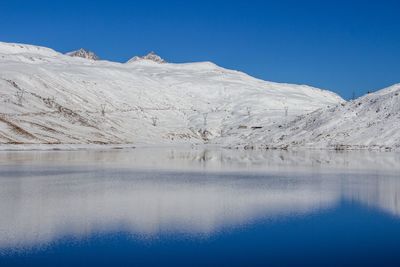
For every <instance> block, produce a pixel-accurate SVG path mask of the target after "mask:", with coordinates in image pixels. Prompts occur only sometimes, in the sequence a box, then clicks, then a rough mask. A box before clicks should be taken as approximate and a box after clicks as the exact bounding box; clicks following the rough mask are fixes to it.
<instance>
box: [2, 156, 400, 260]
mask: <svg viewBox="0 0 400 267" xmlns="http://www.w3.org/2000/svg"><path fill="white" fill-rule="evenodd" d="M23 153H28V152H23ZM42 153H45V152H42ZM42 153H39V154H37V153H36V154H34V155H27V154H13V155H11V156H10V155H7V157H6V158H3V161H1V156H0V163H1V164H0V165H1V166H0V167H1V169H0V201H1V202H0V212H1V213H0V214H1V215H0V266H400V202H399V201H400V176H399V172H398V170H397V169H395V168H393V166H392V165H391V163H390V162H391V161H390V160H389V161H385V162H386V163H385V164H381V167H380V166H378V165H377V166H376V167H373V168H372V169H368V168H367V167H365V170H364V171H360V169H359V168H358V167H359V163H358V162H359V159H360V157H359V155H356V156H358V157H356V156H354V157H355V158H357V159H356V160H354V161H352V160H350V161H349V160H346V163H345V164H344V165H341V164H335V166H334V168H329V166H317V167H316V166H315V164H314V163H313V164H308V163H307V162H302V163H301V164H300V165H301V166H303V167H304V166H305V165H307V166H308V167H307V168H300V166H299V165H298V164H294V161H293V160H295V161H296V157H295V156H293V155H286V154H285V160H286V161H287V162H288V163H287V164H288V165H283V166H282V164H281V163H279V164H277V163H276V162H275V163H274V162H273V161H274V158H275V157H272V158H269V156H265V158H268V159H269V163H268V164H267V165H265V166H264V167H263V168H256V167H255V166H252V165H250V166H249V165H248V158H247V159H246V160H245V162H247V163H246V164H245V165H246V167H245V168H243V164H244V163H243V160H244V159H243V155H240V157H239V158H240V159H241V160H240V161H239V162H236V163H233V162H235V161H234V159H233V158H232V155H230V156H229V157H228V158H229V161H226V160H225V159H224V160H223V161H222V162H224V163H223V164H221V158H220V154H218V157H216V158H217V159H218V160H217V162H219V163H218V164H216V163H215V162H216V161H213V160H212V159H213V157H211V156H210V157H209V158H208V163H207V164H204V162H203V160H202V161H198V160H197V159H198V158H197V157H195V156H193V155H192V154H190V155H189V156H188V155H187V154H185V156H184V157H183V158H182V157H176V156H174V157H173V159H171V157H170V154H169V153H167V154H166V155H168V157H163V156H162V155H164V154H162V153H160V154H161V155H160V158H159V161H154V160H151V162H152V163H151V164H155V165H156V166H162V167H160V168H155V167H154V165H153V166H149V165H148V164H147V163H146V164H145V162H141V163H140V164H139V163H138V160H137V159H138V158H137V157H139V158H141V156H140V153H139V155H137V154H130V153H125V154H122V155H121V154H110V153H106V154H96V153H94V155H93V154H89V155H88V154H71V153H74V152H58V153H61V154H51V153H50V154H42ZM62 153H63V154H62ZM65 153H67V154H65ZM68 153H69V154H68ZM103 153H104V152H103ZM119 153H122V152H119ZM135 153H137V152H135ZM190 153H192V152H190ZM127 156H130V157H127ZM281 156H282V155H279V156H278V160H281ZM347 156H348V155H347ZM119 157H121V158H119ZM334 157H336V156H334ZM337 157H339V158H341V157H343V155H338V156H337ZM122 158H123V159H122ZM129 158H130V159H131V160H132V162H136V163H135V164H133V163H129V162H130V161H129ZM166 158H168V160H166ZM202 158H204V157H202ZM255 158H257V159H258V160H259V159H260V158H259V157H258V156H257V157H255ZM300 158H302V156H300ZM329 158H330V160H332V155H329ZM83 159H85V160H86V161H85V164H83V163H82V162H83V161H82V160H83ZM251 159H254V158H253V157H251ZM125 160H127V162H128V164H126V162H125ZM171 160H172V161H174V162H176V161H179V164H178V165H179V166H181V167H180V168H177V166H175V167H174V168H171V169H168V168H167V167H168V166H171ZM320 160H321V155H319V159H318V161H320ZM366 160H368V159H366ZM395 160H397V158H395ZM163 162H164V163H163ZM199 162H200V163H201V167H200V168H196V166H197V165H199V164H200V163H199ZM228 162H229V163H228ZM271 162H272V163H271ZM361 162H363V160H361ZM388 162H389V163H388ZM275 165H279V166H280V167H279V168H274V166H275ZM293 165H296V167H294V168H290V166H292V167H293ZM188 166H189V167H188ZM233 166H241V167H240V168H239V167H238V169H235V170H233ZM257 166H258V167H259V163H257ZM310 166H311V167H310ZM349 166H350V167H349ZM355 169H357V170H355ZM255 170H256V171H255ZM296 170H297V171H296ZM328 170H329V171H328Z"/></svg>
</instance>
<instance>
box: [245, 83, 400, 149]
mask: <svg viewBox="0 0 400 267" xmlns="http://www.w3.org/2000/svg"><path fill="white" fill-rule="evenodd" d="M266 132H267V133H266ZM256 141H257V142H258V144H257V145H259V146H260V147H264V148H268V147H269V148H288V147H312V148H330V149H336V150H343V149H381V150H382V149H385V150H387V149H395V150H398V149H399V148H400V84H397V85H393V86H391V87H388V88H386V89H383V90H380V91H377V92H375V93H371V94H367V95H365V96H363V97H360V98H358V99H356V100H353V101H350V102H347V103H342V104H340V105H337V106H335V107H331V108H327V109H320V110H317V111H315V112H313V113H311V114H308V115H304V116H301V117H299V118H298V119H296V120H293V121H287V122H285V123H282V124H281V125H280V127H278V128H277V127H269V128H268V129H263V130H261V131H258V132H257V133H254V134H253V135H252V136H248V137H247V140H246V141H245V143H247V145H248V144H251V143H253V142H256Z"/></svg>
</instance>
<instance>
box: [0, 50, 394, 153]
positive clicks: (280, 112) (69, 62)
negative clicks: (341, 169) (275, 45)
mask: <svg viewBox="0 0 400 267" xmlns="http://www.w3.org/2000/svg"><path fill="white" fill-rule="evenodd" d="M154 55H155V54H152V55H151V56H154ZM146 57H147V56H145V57H142V58H140V59H138V58H137V59H136V60H133V61H130V63H129V64H121V63H116V62H108V61H95V60H87V59H82V58H76V57H70V56H67V55H63V54H61V53H58V52H55V51H54V50H51V49H48V48H43V47H36V46H30V45H18V44H7V43H0V103H1V105H0V143H3V144H204V143H211V144H217V145H223V146H229V147H238V146H242V147H262V148H289V147H313V148H335V149H346V148H379V149H382V148H383V149H384V148H386V147H389V148H398V147H399V128H400V127H399V115H398V114H399V112H398V111H399V97H398V92H399V86H398V85H396V86H393V87H391V88H388V89H386V90H383V91H380V92H377V93H373V94H369V95H367V96H365V97H362V98H360V99H357V100H355V101H352V102H348V103H346V102H345V101H344V100H343V99H342V98H340V97H339V96H338V95H336V94H334V93H332V92H329V91H326V90H321V89H317V88H313V87H309V86H305V85H293V84H281V83H273V82H266V81H262V80H259V79H256V78H253V77H251V76H249V75H247V74H245V73H242V72H239V71H234V70H227V69H224V68H222V67H219V66H217V65H215V64H213V63H211V62H199V63H185V64H172V63H165V61H163V60H162V59H161V60H162V62H163V64H158V63H161V62H157V61H159V60H158V56H157V57H155V58H156V60H155V61H156V62H154V60H151V57H147V58H146ZM153 59H154V58H153ZM156 63H157V64H156ZM377 110H378V111H377Z"/></svg>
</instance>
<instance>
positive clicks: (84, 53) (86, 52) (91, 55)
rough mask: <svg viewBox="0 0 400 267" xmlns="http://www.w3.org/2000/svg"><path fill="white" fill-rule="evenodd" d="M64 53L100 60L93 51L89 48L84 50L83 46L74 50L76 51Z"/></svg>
mask: <svg viewBox="0 0 400 267" xmlns="http://www.w3.org/2000/svg"><path fill="white" fill-rule="evenodd" d="M66 55H68V56H70V57H81V58H86V59H90V60H100V58H99V57H98V56H97V55H96V54H95V53H93V52H91V51H89V50H85V49H83V48H81V49H79V50H76V51H72V52H69V53H66Z"/></svg>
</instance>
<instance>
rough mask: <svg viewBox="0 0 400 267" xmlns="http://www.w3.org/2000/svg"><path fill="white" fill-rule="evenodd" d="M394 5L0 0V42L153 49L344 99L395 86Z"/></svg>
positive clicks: (118, 54) (112, 52)
mask: <svg viewBox="0 0 400 267" xmlns="http://www.w3.org/2000/svg"><path fill="white" fill-rule="evenodd" d="M399 11H400V1H390V0H387V1H385V0H381V1H367V0H365V1H358V0H357V1H356V0H355V1H351V0H349V1H342V0H335V1H333V0H332V1H323V0H319V1H289V0H281V1H251V0H247V1H245V0H243V1H235V0H231V1H217V0H215V1H208V0H202V1H190V0H187V1H176V0H169V1H167V0H165V1H156V0H154V1H151V0H147V1H144V0H143V1H119V0H112V1H111V0H110V1H101V0H98V1H89V0H86V1H84V0H82V1H76V0H68V1H67V0H65V1H63V0H52V1H50V0H32V1H24V0H19V1H15V0H0V41H5V42H19V43H29V44H36V45H43V46H48V47H51V48H53V49H55V50H57V51H61V52H67V51H70V50H74V49H77V48H80V47H84V48H88V49H90V50H93V51H95V52H96V53H97V54H98V55H99V56H100V57H102V58H104V59H108V60H113V61H126V60H127V59H129V58H130V57H132V56H134V55H141V54H144V53H147V52H148V51H150V50H154V51H156V52H157V53H158V54H160V55H161V56H162V57H164V58H166V59H167V60H169V61H171V62H188V61H205V60H208V61H213V62H215V63H217V64H218V65H221V66H223V67H226V68H231V69H237V70H241V71H244V72H246V73H249V74H250V75H253V76H256V77H259V78H262V79H265V80H270V81H278V82H290V83H300V84H309V85H313V86H317V87H320V88H326V89H330V90H332V91H335V92H337V93H339V94H340V95H342V96H343V97H345V98H350V97H351V96H352V92H353V91H355V92H356V94H357V95H361V94H363V93H365V92H367V91H369V90H370V91H374V90H376V89H380V88H383V87H386V86H388V85H391V84H394V83H399V82H400V16H399Z"/></svg>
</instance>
